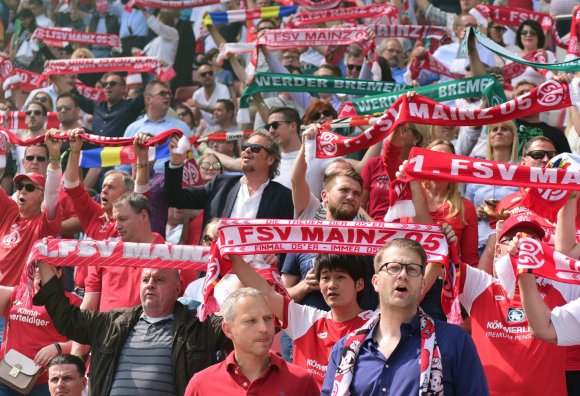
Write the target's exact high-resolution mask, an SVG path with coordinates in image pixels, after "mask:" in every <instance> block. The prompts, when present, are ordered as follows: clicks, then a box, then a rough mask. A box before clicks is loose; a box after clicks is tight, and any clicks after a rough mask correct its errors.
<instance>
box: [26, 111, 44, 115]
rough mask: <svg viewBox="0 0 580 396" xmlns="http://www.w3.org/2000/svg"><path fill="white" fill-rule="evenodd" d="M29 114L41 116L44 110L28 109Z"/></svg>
mask: <svg viewBox="0 0 580 396" xmlns="http://www.w3.org/2000/svg"><path fill="white" fill-rule="evenodd" d="M26 115H27V116H31V115H35V116H41V115H42V111H40V110H28V111H27V112H26Z"/></svg>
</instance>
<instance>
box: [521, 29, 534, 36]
mask: <svg viewBox="0 0 580 396" xmlns="http://www.w3.org/2000/svg"><path fill="white" fill-rule="evenodd" d="M520 35H521V36H537V35H538V32H536V31H535V30H534V29H530V30H522V31H521V32H520Z"/></svg>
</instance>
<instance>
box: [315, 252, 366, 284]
mask: <svg viewBox="0 0 580 396" xmlns="http://www.w3.org/2000/svg"><path fill="white" fill-rule="evenodd" d="M366 265H367V264H366V262H365V260H364V258H363V257H362V256H350V255H346V254H330V253H321V254H319V255H318V256H316V258H315V259H314V272H315V274H316V280H318V281H320V274H321V273H322V271H323V270H326V271H344V272H346V273H347V274H348V275H349V276H350V277H351V278H352V280H353V281H355V282H356V281H357V280H359V279H364V278H365V273H366V271H365V267H366Z"/></svg>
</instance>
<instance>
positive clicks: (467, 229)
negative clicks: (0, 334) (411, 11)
mask: <svg viewBox="0 0 580 396" xmlns="http://www.w3.org/2000/svg"><path fill="white" fill-rule="evenodd" d="M461 200H462V202H463V206H464V218H465V222H466V223H467V224H463V222H462V221H461V216H459V215H457V216H453V217H447V216H448V214H449V203H447V202H446V203H444V204H443V205H441V206H440V207H439V208H437V210H435V211H429V215H430V216H431V218H432V219H433V221H434V222H435V224H438V225H441V224H443V223H449V225H450V226H451V227H453V230H454V231H455V234H456V235H457V246H458V247H459V256H460V258H461V261H463V262H464V263H466V264H469V265H471V266H473V267H476V266H477V263H478V262H479V254H478V252H477V235H478V234H477V213H476V212H475V207H474V206H473V204H472V203H471V201H469V200H468V199H466V198H461ZM412 222H413V221H412V219H410V218H408V217H404V218H402V219H401V223H412Z"/></svg>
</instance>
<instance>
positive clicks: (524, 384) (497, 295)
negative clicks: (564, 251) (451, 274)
mask: <svg viewBox="0 0 580 396" xmlns="http://www.w3.org/2000/svg"><path fill="white" fill-rule="evenodd" d="M465 270H466V268H462V269H461V274H462V276H461V281H460V282H461V284H460V288H461V292H462V293H463V292H464V291H467V290H474V289H476V288H480V287H485V283H483V282H482V281H481V280H476V277H473V276H471V275H472V274H473V272H472V271H469V272H468V273H469V274H466V271H465ZM467 270H469V268H467ZM488 276H489V275H488ZM489 277H491V276H489ZM538 286H539V291H540V293H541V294H542V295H543V296H545V297H544V302H545V303H546V304H547V305H548V307H549V308H550V309H552V308H554V307H556V306H559V305H563V304H565V300H564V298H563V297H562V295H561V293H560V292H559V291H558V290H556V289H555V288H554V287H552V286H551V285H549V284H543V285H538ZM464 289H465V290H464ZM460 301H462V302H463V301H464V299H463V298H460ZM466 308H467V307H466ZM468 311H470V312H469V313H470V315H469V316H470V318H471V335H472V337H473V340H474V342H475V346H476V347H477V351H478V354H479V357H480V359H481V363H482V364H483V368H484V370H485V373H486V377H487V381H488V384H489V389H490V394H491V395H492V396H493V395H497V396H516V395H518V396H519V395H554V396H556V395H561V396H565V395H567V392H566V381H565V376H564V371H565V360H566V349H565V348H562V347H558V346H556V345H554V344H551V343H547V342H544V341H541V340H538V339H536V338H534V337H532V335H531V333H530V331H529V328H528V321H527V318H525V316H522V314H523V309H522V303H521V301H520V297H519V291H516V294H515V295H514V298H513V299H511V300H510V299H509V297H508V296H507V293H506V291H505V290H504V289H503V287H501V285H500V284H499V283H495V282H493V283H491V284H490V285H489V286H487V288H485V289H484V290H483V291H482V292H481V294H479V295H477V296H474V298H473V304H472V305H471V309H468ZM510 313H511V315H512V316H510V318H509V319H508V314H510ZM514 318H516V319H520V318H523V320H516V319H514Z"/></svg>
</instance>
